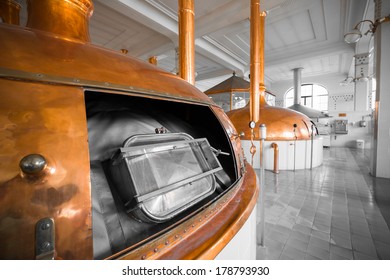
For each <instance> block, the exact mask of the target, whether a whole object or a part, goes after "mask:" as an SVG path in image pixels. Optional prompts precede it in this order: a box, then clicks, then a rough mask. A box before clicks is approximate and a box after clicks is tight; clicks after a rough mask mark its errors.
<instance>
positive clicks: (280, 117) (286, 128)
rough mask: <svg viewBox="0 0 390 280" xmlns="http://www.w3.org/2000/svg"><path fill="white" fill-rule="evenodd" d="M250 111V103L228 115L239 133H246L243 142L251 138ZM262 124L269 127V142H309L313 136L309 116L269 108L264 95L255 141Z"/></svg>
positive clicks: (261, 100) (287, 110)
mask: <svg viewBox="0 0 390 280" xmlns="http://www.w3.org/2000/svg"><path fill="white" fill-rule="evenodd" d="M249 111H250V106H249V103H248V105H246V106H245V107H243V108H240V109H236V110H232V111H229V112H227V113H226V114H227V115H228V117H229V118H230V120H231V121H232V122H233V124H234V126H235V127H236V129H237V131H238V132H239V133H241V132H244V133H245V136H243V137H242V138H241V139H243V140H250V138H251V137H250V136H251V133H252V132H251V129H250V127H249V122H250V112H249ZM262 123H263V124H265V125H266V127H267V138H266V140H267V141H277V140H282V141H290V140H308V139H310V136H311V125H312V123H311V121H310V119H309V118H308V117H307V116H305V115H304V114H301V113H299V112H296V111H293V110H290V109H286V108H280V107H273V106H269V105H267V104H266V101H265V99H264V96H263V95H261V97H260V118H259V121H258V122H257V123H256V128H255V129H254V139H259V126H260V124H262ZM294 124H295V125H296V127H294Z"/></svg>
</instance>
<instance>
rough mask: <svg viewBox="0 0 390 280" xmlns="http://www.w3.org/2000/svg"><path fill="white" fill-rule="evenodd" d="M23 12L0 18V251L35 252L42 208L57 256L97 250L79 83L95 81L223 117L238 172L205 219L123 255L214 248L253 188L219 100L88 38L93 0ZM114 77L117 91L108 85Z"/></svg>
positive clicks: (247, 208) (9, 255)
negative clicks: (36, 167) (11, 19)
mask: <svg viewBox="0 0 390 280" xmlns="http://www.w3.org/2000/svg"><path fill="white" fill-rule="evenodd" d="M57 4H58V5H57ZM61 9H63V10H61ZM29 12H30V13H31V15H29V28H22V27H18V26H14V25H7V24H2V25H0V38H2V44H0V54H1V56H2V57H1V60H0V99H1V102H0V128H1V129H0V158H1V161H0V168H1V170H2V171H1V173H0V205H1V206H2V207H1V208H0V242H1V248H2V249H1V250H0V258H3V259H34V258H35V254H34V252H35V250H34V246H35V240H34V228H35V226H36V224H37V222H39V221H40V220H41V219H42V218H49V219H53V221H55V227H56V228H55V242H56V247H55V258H57V259H91V258H93V248H92V219H91V215H92V213H91V211H92V210H91V186H90V177H89V174H90V158H89V151H88V132H87V121H86V112H85V101H84V90H85V89H89V90H99V91H100V90H101V87H100V86H101V85H104V86H105V88H107V90H106V92H107V93H109V92H110V93H112V92H115V93H116V94H124V95H135V94H136V95H138V96H139V95H142V96H143V97H146V98H159V99H165V100H174V101H179V102H186V103H196V104H202V106H210V108H211V109H212V110H213V112H214V113H215V115H216V117H217V118H218V119H219V121H220V123H221V125H223V126H224V127H225V130H226V135H227V137H229V138H230V139H231V144H232V147H233V150H234V153H235V156H234V158H235V160H236V166H237V170H236V172H237V173H238V177H240V176H242V179H241V181H240V182H238V183H237V184H236V186H235V187H233V188H232V189H231V190H230V191H229V192H228V193H227V194H226V196H223V197H222V198H221V199H218V200H217V201H216V202H215V203H214V204H213V205H210V206H209V207H205V208H204V209H202V211H203V212H201V213H203V214H205V215H207V217H206V218H205V220H203V219H202V218H201V216H197V215H194V216H193V217H191V219H189V220H188V221H185V222H183V223H182V224H180V225H177V226H176V227H174V228H172V229H171V231H169V232H168V233H167V234H168V235H169V236H171V237H172V238H175V236H176V235H179V234H180V232H181V231H182V232H184V231H186V232H187V233H186V234H185V237H184V238H183V240H182V241H180V242H179V243H174V242H173V243H169V242H168V243H166V242H167V240H163V237H159V238H157V239H156V240H153V241H152V242H148V243H147V244H145V245H144V246H143V247H141V248H139V250H138V249H137V250H134V251H132V252H123V253H124V255H120V256H121V257H124V258H135V259H140V258H143V257H144V256H146V257H145V258H149V256H150V258H167V259H169V258H213V257H215V256H216V255H217V254H218V253H219V252H220V250H222V248H223V247H224V246H225V245H226V244H227V243H228V242H229V241H230V240H231V239H232V238H233V237H234V235H235V233H237V232H238V230H239V229H240V228H241V227H242V225H243V224H244V223H245V221H246V219H247V218H248V217H249V215H250V213H251V212H252V209H253V207H254V205H255V204H256V199H257V194H258V191H259V189H258V185H257V183H256V176H255V174H254V172H253V170H252V169H251V168H250V167H248V168H247V172H246V173H245V165H244V160H243V154H242V149H241V142H240V139H239V138H237V137H236V135H237V131H236V130H235V128H234V126H233V124H232V123H231V121H230V120H229V119H228V118H227V116H226V115H225V114H224V113H223V110H222V109H220V108H218V107H216V106H213V103H212V102H211V101H210V100H209V98H208V97H207V96H206V95H204V94H203V93H202V92H200V91H199V90H197V89H196V88H195V87H193V86H191V85H190V84H189V83H187V82H186V81H183V79H181V78H180V77H178V76H175V75H172V74H170V73H167V72H165V71H163V70H161V69H158V67H155V66H153V65H150V64H148V63H144V62H141V61H140V60H137V59H133V58H130V57H128V56H125V55H123V54H122V53H120V52H112V51H107V50H105V49H103V48H100V47H97V46H93V45H91V44H89V43H87V41H88V40H89V36H88V32H87V28H84V24H85V23H88V18H89V16H90V14H91V13H92V2H91V1H84V0H79V1H76V0H74V1H67V0H64V1H59V0H55V1H49V0H43V1H37V0H36V1H33V0H31V1H29ZM39 15H40V16H42V18H41V20H40V18H39V17H38V16H39ZM48 15H50V16H49V17H48V18H46V16H48ZM53 15H54V17H52V16H53ZM57 16H58V18H57ZM49 18H50V20H49ZM67 20H68V21H69V23H68V22H67ZM57 21H58V22H57ZM50 25H52V26H50ZM67 25H69V26H67ZM64 26H65V27H64ZM35 28H39V29H41V30H36V29H35ZM62 28H63V29H64V30H61V29H62ZM72 29H74V30H72ZM91 61H93V64H91ZM108 66H109V67H108ZM111 85H114V86H116V90H115V91H113V90H111V91H109V90H108V88H110V86H111ZM95 86H96V87H95ZM97 86H99V87H97ZM32 154H39V155H42V157H44V158H45V161H46V164H45V165H44V167H43V169H42V170H41V171H39V172H36V173H33V174H27V173H26V172H22V171H21V170H20V167H19V163H20V161H21V159H23V158H24V157H25V156H27V155H32ZM238 202H239V203H238ZM201 213H198V214H199V215H201ZM197 218H199V219H197ZM193 225H194V226H193ZM192 229H194V230H193V231H192ZM195 229H196V230H195ZM5 240H6V242H4V241H5ZM160 241H161V242H163V243H159V242H160ZM155 244H157V245H158V246H164V250H162V251H161V252H162V253H161V254H157V255H149V254H150V252H151V251H150V249H151V248H152V252H154V253H155V250H154V249H157V252H159V248H160V247H153V246H154V245H155ZM162 244H164V245H162ZM170 244H172V246H170ZM175 244H176V245H177V246H176V245H175ZM161 248H162V247H161ZM144 252H146V253H147V255H144ZM146 253H145V254H146ZM120 256H119V255H116V256H114V257H113V258H117V257H120Z"/></svg>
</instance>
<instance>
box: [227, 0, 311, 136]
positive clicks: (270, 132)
mask: <svg viewBox="0 0 390 280" xmlns="http://www.w3.org/2000/svg"><path fill="white" fill-rule="evenodd" d="M265 17H266V14H265V12H261V11H260V1H259V0H252V1H251V19H250V21H251V24H250V26H251V27H250V34H251V58H250V59H251V63H250V64H251V68H250V70H251V77H250V94H251V99H250V102H249V103H248V104H247V106H245V107H244V108H241V109H237V110H233V111H229V112H228V113H227V115H228V116H229V118H230V119H231V120H232V122H233V124H234V126H235V127H236V129H237V131H238V132H239V133H241V132H244V134H245V136H243V137H242V138H241V139H244V140H251V139H253V138H252V137H254V138H255V139H259V126H260V124H265V125H266V127H267V138H266V140H270V141H273V140H304V139H310V136H311V123H310V120H309V118H307V117H306V116H305V115H303V114H300V113H297V112H294V111H292V110H289V109H283V108H277V107H271V106H269V105H267V103H266V101H265V86H264V29H265ZM250 122H255V123H256V125H255V127H254V129H251V128H250V127H249V123H250Z"/></svg>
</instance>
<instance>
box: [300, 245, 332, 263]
mask: <svg viewBox="0 0 390 280" xmlns="http://www.w3.org/2000/svg"><path fill="white" fill-rule="evenodd" d="M306 252H307V253H308V254H310V255H311V256H314V257H317V258H319V259H321V260H329V258H330V252H329V250H325V249H323V248H319V247H316V246H311V245H310V244H309V246H308V247H307V251H306Z"/></svg>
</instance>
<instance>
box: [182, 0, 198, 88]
mask: <svg viewBox="0 0 390 280" xmlns="http://www.w3.org/2000/svg"><path fill="white" fill-rule="evenodd" d="M194 17H195V13H194V1H193V0H179V76H180V77H182V78H183V79H184V80H186V81H187V82H189V83H190V84H192V85H195V35H194Z"/></svg>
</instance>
